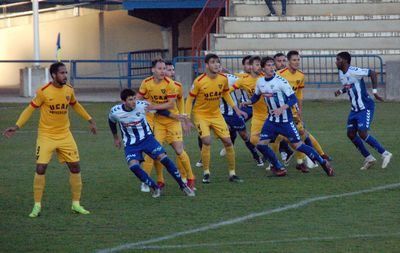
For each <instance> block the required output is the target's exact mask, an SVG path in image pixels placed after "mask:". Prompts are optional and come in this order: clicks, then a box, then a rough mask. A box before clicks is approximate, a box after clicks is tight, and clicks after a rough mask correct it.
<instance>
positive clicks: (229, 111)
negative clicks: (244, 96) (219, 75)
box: [219, 74, 239, 116]
mask: <svg viewBox="0 0 400 253" xmlns="http://www.w3.org/2000/svg"><path fill="white" fill-rule="evenodd" d="M226 77H227V78H228V85H229V88H231V87H232V86H233V85H234V84H235V83H236V81H237V80H239V77H237V76H235V75H232V74H226ZM230 95H231V98H232V100H233V102H234V103H235V105H236V106H238V107H239V100H238V98H237V96H236V92H235V91H232V92H231V94H230ZM220 102H221V103H220V106H219V109H220V111H221V113H222V114H223V115H228V116H232V115H233V114H234V113H235V111H234V110H233V108H232V107H230V106H229V105H228V103H227V102H226V101H225V100H224V99H223V98H221V101H220Z"/></svg>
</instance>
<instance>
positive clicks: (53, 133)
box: [3, 62, 97, 218]
mask: <svg viewBox="0 0 400 253" xmlns="http://www.w3.org/2000/svg"><path fill="white" fill-rule="evenodd" d="M50 75H51V77H52V79H53V80H52V81H51V82H50V83H48V84H46V85H44V86H42V87H40V88H39V89H38V90H37V91H36V95H35V97H34V98H33V99H32V101H31V103H30V104H29V105H28V107H26V108H25V110H24V111H23V112H22V113H21V115H20V116H19V118H18V120H17V122H16V123H15V126H13V127H9V128H7V129H6V130H5V131H4V133H3V135H4V136H6V137H7V138H10V137H12V136H13V135H14V134H15V133H16V132H17V130H19V129H20V128H22V127H23V126H24V125H25V123H26V122H27V121H28V120H29V118H30V117H31V115H32V113H33V112H34V111H35V109H37V108H40V120H39V127H38V136H37V141H36V173H35V177H34V180H33V198H34V201H35V203H34V206H33V209H32V212H31V213H30V214H29V217H31V218H35V217H38V216H39V215H40V212H41V209H42V208H41V207H42V204H41V202H42V196H43V192H44V188H45V182H46V181H45V173H46V169H47V165H48V163H49V162H50V160H51V157H52V155H53V153H54V152H56V153H57V155H58V160H59V161H60V162H61V163H64V162H65V163H66V164H67V166H68V168H69V171H70V176H69V182H70V185H71V193H72V206H71V210H72V211H73V212H75V213H79V214H89V213H90V212H89V211H88V210H86V209H85V208H83V206H81V205H80V203H79V201H80V198H81V192H82V179H81V173H80V171H81V168H80V165H79V152H78V147H77V145H76V143H75V140H74V137H73V136H72V134H71V131H70V122H69V112H68V108H69V107H72V108H73V109H74V110H75V111H76V112H77V113H78V114H79V115H80V116H81V117H82V118H84V119H85V120H87V121H88V122H89V128H90V130H91V132H92V133H93V134H96V131H97V128H96V123H95V121H94V120H93V118H92V117H91V116H90V115H89V114H88V113H87V112H86V110H85V109H84V108H83V106H82V105H81V104H80V103H79V102H78V101H77V99H76V97H75V93H74V89H73V88H72V86H71V85H69V84H68V83H67V76H68V72H67V68H66V67H65V65H64V64H63V63H61V62H57V63H53V64H52V65H51V66H50Z"/></svg>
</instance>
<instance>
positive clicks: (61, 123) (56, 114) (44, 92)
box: [30, 82, 91, 138]
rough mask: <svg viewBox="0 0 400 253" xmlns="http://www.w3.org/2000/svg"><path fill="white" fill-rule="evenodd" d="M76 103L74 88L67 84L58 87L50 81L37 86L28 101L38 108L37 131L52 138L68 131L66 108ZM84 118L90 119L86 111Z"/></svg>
mask: <svg viewBox="0 0 400 253" xmlns="http://www.w3.org/2000/svg"><path fill="white" fill-rule="evenodd" d="M76 103H77V100H76V98H75V93H74V89H73V88H72V86H71V85H69V84H66V85H63V86H62V87H60V88H58V87H56V86H54V85H53V84H52V83H51V82H50V83H48V84H46V85H44V86H42V87H41V88H39V89H38V90H37V91H36V95H35V97H34V98H33V99H32V101H31V103H30V105H31V106H32V107H34V108H40V119H39V127H38V133H39V134H40V135H47V136H50V137H52V138H63V137H65V135H66V134H68V133H69V132H70V130H69V127H70V122H69V114H68V108H69V106H70V105H71V106H73V105H75V104H76ZM85 113H86V112H85ZM84 118H85V119H86V120H89V119H91V117H90V115H89V114H87V113H86V115H84Z"/></svg>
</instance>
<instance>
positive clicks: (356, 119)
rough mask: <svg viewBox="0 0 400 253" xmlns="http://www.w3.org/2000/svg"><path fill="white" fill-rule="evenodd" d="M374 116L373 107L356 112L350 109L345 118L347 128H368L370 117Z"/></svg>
mask: <svg viewBox="0 0 400 253" xmlns="http://www.w3.org/2000/svg"><path fill="white" fill-rule="evenodd" d="M373 117H374V108H373V107H372V108H368V109H365V110H361V111H358V112H355V111H351V112H350V114H349V118H348V119H347V129H348V130H356V131H357V130H361V131H363V130H369V128H370V126H371V123H372V118H373Z"/></svg>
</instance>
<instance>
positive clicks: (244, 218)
mask: <svg viewBox="0 0 400 253" xmlns="http://www.w3.org/2000/svg"><path fill="white" fill-rule="evenodd" d="M399 187H400V183H396V184H388V185H382V186H377V187H373V188H370V189H365V190H360V191H355V192H347V193H340V194H333V195H325V196H319V197H314V198H309V199H305V200H302V201H300V202H297V203H294V204H289V205H286V206H282V207H278V208H274V209H269V210H265V211H262V212H258V213H250V214H248V215H245V216H242V217H238V218H234V219H230V220H226V221H221V222H218V223H214V224H209V225H206V226H203V227H199V228H194V229H190V230H186V231H182V232H177V233H173V234H170V235H166V236H162V237H157V238H153V239H149V240H145V241H139V242H134V243H126V244H122V245H120V246H116V247H113V248H108V249H101V250H98V251H96V252H98V253H108V252H119V251H122V250H128V249H135V248H137V247H138V246H143V245H148V244H152V243H157V242H161V241H166V240H169V239H173V238H177V237H180V236H184V235H189V234H195V233H199V232H203V231H207V230H211V229H216V228H220V227H224V226H228V225H232V224H236V223H240V222H243V221H247V220H250V219H254V218H257V217H260V216H267V215H270V214H273V213H280V212H284V211H287V210H290V209H297V208H299V207H303V206H306V205H309V204H311V203H314V202H317V201H324V200H328V199H333V198H343V197H349V196H355V195H360V194H364V193H370V192H376V191H383V190H388V189H395V188H399Z"/></svg>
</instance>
